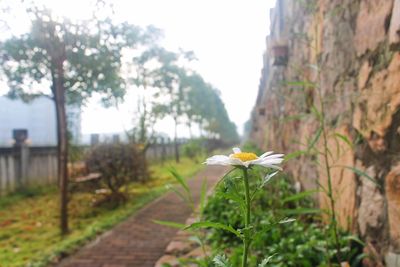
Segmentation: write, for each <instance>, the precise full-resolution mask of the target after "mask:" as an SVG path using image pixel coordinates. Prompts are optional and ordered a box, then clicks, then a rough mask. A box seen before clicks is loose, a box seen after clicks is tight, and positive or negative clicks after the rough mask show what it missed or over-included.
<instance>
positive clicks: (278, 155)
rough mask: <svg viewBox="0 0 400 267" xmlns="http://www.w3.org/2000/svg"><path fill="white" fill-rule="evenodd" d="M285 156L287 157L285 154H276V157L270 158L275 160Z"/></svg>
mask: <svg viewBox="0 0 400 267" xmlns="http://www.w3.org/2000/svg"><path fill="white" fill-rule="evenodd" d="M283 156H285V154H274V155H270V156H268V158H269V159H273V158H282V157H283Z"/></svg>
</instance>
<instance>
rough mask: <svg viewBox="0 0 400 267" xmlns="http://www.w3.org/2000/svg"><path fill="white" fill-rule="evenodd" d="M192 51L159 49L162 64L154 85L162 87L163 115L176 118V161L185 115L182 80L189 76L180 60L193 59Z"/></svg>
mask: <svg viewBox="0 0 400 267" xmlns="http://www.w3.org/2000/svg"><path fill="white" fill-rule="evenodd" d="M192 55H193V53H192V52H183V51H180V53H174V52H171V51H167V50H165V49H159V50H158V61H159V63H160V64H161V66H160V67H159V68H158V69H157V70H156V72H155V76H156V80H155V83H154V85H155V86H156V87H157V88H160V89H161V93H160V96H162V98H161V101H160V102H159V103H158V104H157V105H156V108H157V109H158V110H159V111H161V112H162V114H163V116H171V117H172V118H173V120H174V147H175V161H176V162H179V161H180V156H179V144H178V125H179V123H180V121H179V120H180V119H181V117H182V116H183V114H184V113H183V105H184V100H185V98H184V93H185V92H184V87H183V84H182V80H184V79H185V77H186V76H187V69H186V68H184V67H183V66H180V65H179V60H181V59H186V60H188V61H191V60H192V59H193V56H192Z"/></svg>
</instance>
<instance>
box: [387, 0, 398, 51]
mask: <svg viewBox="0 0 400 267" xmlns="http://www.w3.org/2000/svg"><path fill="white" fill-rule="evenodd" d="M389 43H390V44H393V43H400V0H394V4H393V10H392V18H391V20H390V28H389Z"/></svg>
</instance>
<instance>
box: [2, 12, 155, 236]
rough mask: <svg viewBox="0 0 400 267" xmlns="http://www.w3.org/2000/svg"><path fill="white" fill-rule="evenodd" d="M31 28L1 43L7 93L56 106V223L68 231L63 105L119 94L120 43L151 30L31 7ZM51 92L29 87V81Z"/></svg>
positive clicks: (147, 37) (133, 42) (130, 43)
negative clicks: (41, 98)
mask: <svg viewBox="0 0 400 267" xmlns="http://www.w3.org/2000/svg"><path fill="white" fill-rule="evenodd" d="M27 12H28V13H29V15H30V17H32V18H33V20H32V25H31V29H30V32H28V33H25V34H23V35H21V36H17V37H11V38H10V39H8V40H6V41H4V42H2V43H1V44H0V51H1V55H0V61H1V62H0V63H1V65H2V67H1V68H2V70H3V72H4V74H5V76H6V77H7V79H8V84H9V87H10V92H9V96H10V97H13V98H22V99H24V100H27V99H31V98H32V97H35V96H38V95H47V96H49V97H51V98H52V99H53V100H54V102H55V106H56V114H57V134H58V179H59V185H60V203H61V204H60V227H61V232H62V234H66V233H67V232H68V208H67V203H68V195H67V193H68V191H67V189H68V170H67V162H68V137H67V117H66V112H65V105H66V103H68V104H78V105H81V104H82V103H84V102H85V100H86V99H88V98H90V97H91V96H92V94H93V93H101V94H102V95H103V100H104V103H106V104H111V103H112V102H113V101H114V100H116V99H119V98H122V96H123V95H124V93H125V84H124V81H123V79H122V78H121V77H120V67H121V57H122V53H123V49H124V48H134V47H135V46H137V45H138V44H141V43H146V42H151V41H152V40H153V38H156V37H155V36H156V35H157V34H154V31H153V30H154V29H149V30H148V31H146V32H144V31H143V30H142V29H140V28H138V27H135V26H133V25H129V24H127V23H123V24H119V25H113V23H112V21H111V19H104V20H95V19H93V20H88V21H82V22H71V21H70V20H68V19H66V18H61V17H57V16H54V15H53V14H52V13H51V12H50V11H49V10H48V9H45V8H38V7H35V6H31V7H29V8H28V9H27ZM46 84H50V90H49V92H43V91H40V92H37V91H33V90H32V86H33V85H40V86H43V87H45V86H46Z"/></svg>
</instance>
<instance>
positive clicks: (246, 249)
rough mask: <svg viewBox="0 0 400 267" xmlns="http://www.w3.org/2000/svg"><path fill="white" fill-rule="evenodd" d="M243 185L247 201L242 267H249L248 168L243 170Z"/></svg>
mask: <svg viewBox="0 0 400 267" xmlns="http://www.w3.org/2000/svg"><path fill="white" fill-rule="evenodd" d="M243 183H244V189H245V200H246V214H245V217H244V226H245V232H244V239H243V259H242V267H246V266H247V255H248V252H249V247H250V240H249V235H248V233H247V231H248V229H249V226H250V188H249V177H248V173H247V168H243Z"/></svg>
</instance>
